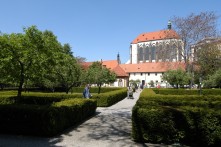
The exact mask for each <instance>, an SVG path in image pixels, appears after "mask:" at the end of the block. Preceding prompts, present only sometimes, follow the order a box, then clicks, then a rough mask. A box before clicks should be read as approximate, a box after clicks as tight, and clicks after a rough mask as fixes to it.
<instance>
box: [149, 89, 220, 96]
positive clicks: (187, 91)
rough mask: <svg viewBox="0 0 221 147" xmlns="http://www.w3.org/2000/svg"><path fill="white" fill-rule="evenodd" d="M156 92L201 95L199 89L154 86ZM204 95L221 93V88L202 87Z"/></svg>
mask: <svg viewBox="0 0 221 147" xmlns="http://www.w3.org/2000/svg"><path fill="white" fill-rule="evenodd" d="M153 91H154V92H155V93H156V94H162V95H199V90H198V89H191V90H190V89H159V88H154V89H153ZM202 95H221V89H202Z"/></svg>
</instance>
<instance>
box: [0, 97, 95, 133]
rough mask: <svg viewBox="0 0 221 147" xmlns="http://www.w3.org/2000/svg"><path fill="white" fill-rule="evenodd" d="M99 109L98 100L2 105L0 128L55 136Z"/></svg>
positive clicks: (7, 130)
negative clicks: (47, 104)
mask: <svg viewBox="0 0 221 147" xmlns="http://www.w3.org/2000/svg"><path fill="white" fill-rule="evenodd" d="M95 111H96V100H88V99H87V100H86V99H69V100H64V101H61V102H57V103H53V104H52V105H50V106H46V105H42V106H39V105H26V104H10V105H9V104H8V105H0V116H1V117H0V131H1V132H2V133H17V134H28V135H40V136H52V135H56V134H58V133H60V132H62V131H63V130H65V129H67V128H68V127H70V126H74V125H76V124H78V123H79V122H81V121H82V120H84V119H86V118H88V117H90V116H91V115H93V114H94V113H95Z"/></svg>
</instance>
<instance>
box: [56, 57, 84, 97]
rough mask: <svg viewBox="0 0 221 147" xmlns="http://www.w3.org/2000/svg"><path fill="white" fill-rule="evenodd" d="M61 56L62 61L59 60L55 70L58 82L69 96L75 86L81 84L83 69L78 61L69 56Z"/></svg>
mask: <svg viewBox="0 0 221 147" xmlns="http://www.w3.org/2000/svg"><path fill="white" fill-rule="evenodd" d="M60 56H61V57H60V58H61V59H62V60H58V64H57V65H56V66H55V67H54V70H55V74H56V75H57V79H58V81H59V82H60V83H61V84H62V86H63V87H64V88H65V91H66V93H67V94H68V92H69V90H70V89H71V88H72V87H73V86H78V85H79V84H80V76H81V68H80V65H79V64H78V63H77V61H76V59H75V58H73V57H72V56H70V55H69V54H61V55H60Z"/></svg>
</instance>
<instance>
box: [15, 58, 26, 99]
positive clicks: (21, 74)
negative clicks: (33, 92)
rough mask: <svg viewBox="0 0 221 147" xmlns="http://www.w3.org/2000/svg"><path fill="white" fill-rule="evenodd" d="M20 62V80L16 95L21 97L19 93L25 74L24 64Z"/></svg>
mask: <svg viewBox="0 0 221 147" xmlns="http://www.w3.org/2000/svg"><path fill="white" fill-rule="evenodd" d="M19 63H20V66H21V72H20V82H19V87H18V95H17V96H18V97H21V93H22V87H23V84H24V79H25V76H24V65H23V64H22V63H21V62H19Z"/></svg>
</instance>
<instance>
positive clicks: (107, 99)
mask: <svg viewBox="0 0 221 147" xmlns="http://www.w3.org/2000/svg"><path fill="white" fill-rule="evenodd" d="M125 97H127V88H121V89H119V90H115V91H110V92H106V93H101V94H94V95H93V97H92V98H93V99H96V100H97V106H98V107H109V106H111V105H113V104H115V103H117V102H119V101H121V100H123V99H124V98H125Z"/></svg>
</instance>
